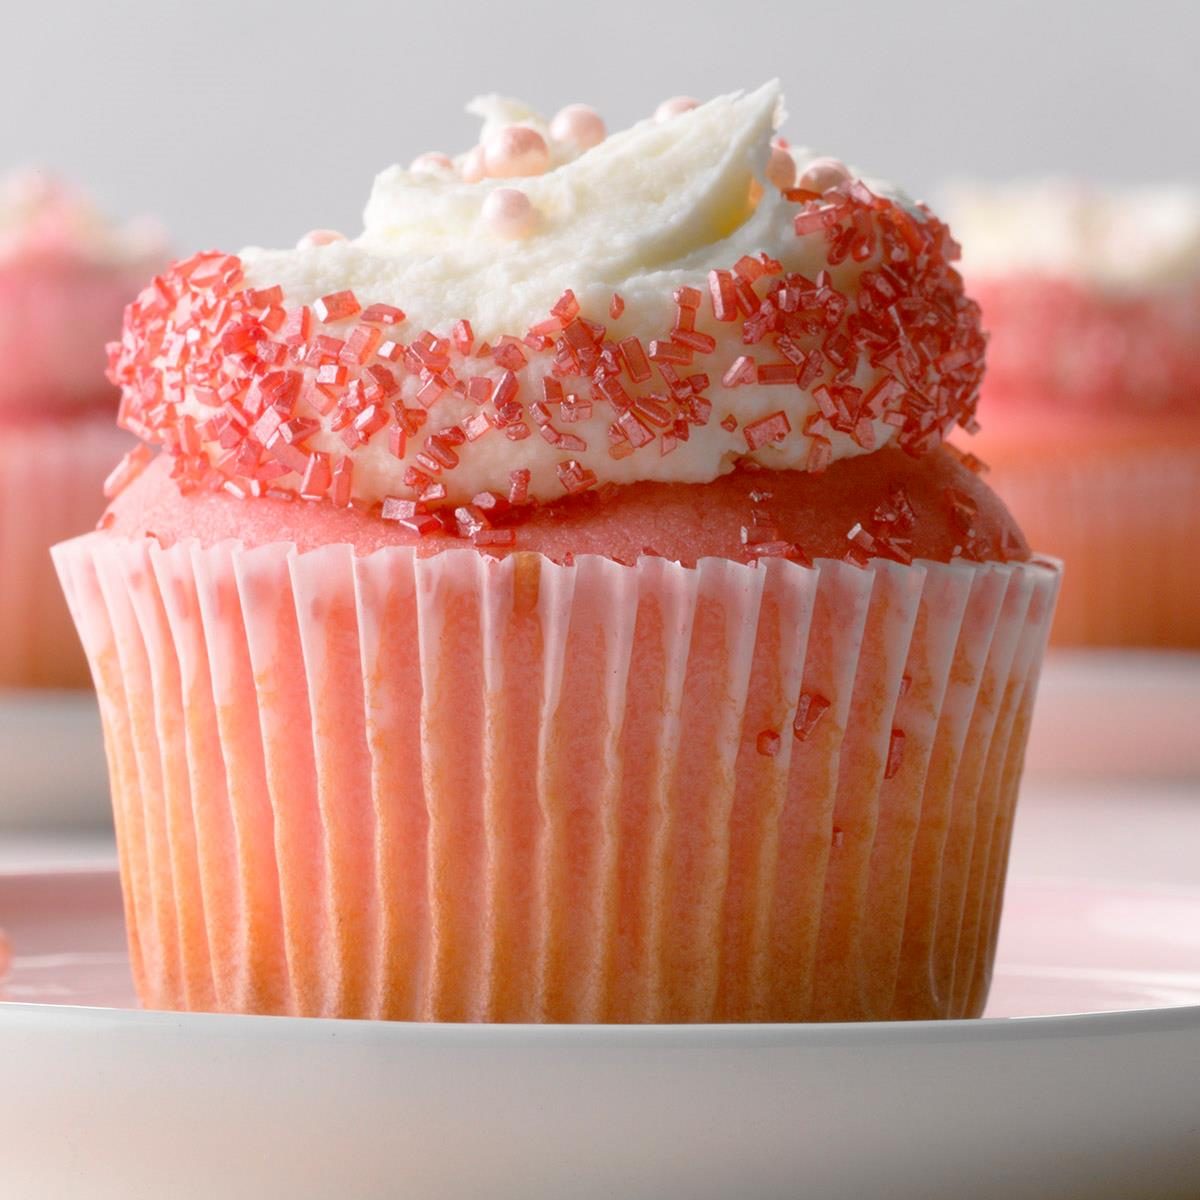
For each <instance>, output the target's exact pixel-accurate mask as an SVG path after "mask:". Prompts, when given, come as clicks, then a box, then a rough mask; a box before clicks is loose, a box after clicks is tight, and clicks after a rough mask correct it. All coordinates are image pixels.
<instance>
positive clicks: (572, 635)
mask: <svg viewBox="0 0 1200 1200" xmlns="http://www.w3.org/2000/svg"><path fill="white" fill-rule="evenodd" d="M56 553H57V557H58V561H59V565H60V569H61V572H62V575H63V579H64V585H65V587H66V590H67V592H68V596H69V598H70V600H71V604H72V610H73V612H74V614H75V616H76V619H77V621H78V622H79V625H80V630H81V634H82V636H83V639H84V642H85V645H86V647H87V649H88V653H89V657H90V659H91V662H92V666H93V670H94V672H95V675H96V679H97V686H98V691H99V697H100V704H101V712H102V717H103V720H104V723H105V729H106V734H107V738H108V743H109V753H110V762H111V769H112V783H113V792H114V800H115V808H116V815H117V832H118V839H119V845H120V850H121V856H122V865H123V870H124V875H125V880H126V906H127V909H126V911H127V916H128V920H129V930H130V938H131V948H132V961H133V969H134V974H135V978H136V979H137V980H138V983H139V988H140V990H141V993H142V995H143V998H144V999H145V1000H146V1002H147V1003H149V1004H153V1005H159V1006H166V1007H181V1008H199V1009H213V1008H215V1009H218V1010H234V1011H256V1012H293V1013H306V1014H325V1015H342V1016H373V1017H393V1018H395V1017H408V1018H418V1019H431V1018H432V1019H444V1020H483V1019H487V1020H509V1021H513V1020H539V1021H540V1020H556V1021H588V1020H610V1021H622V1020H624V1021H704V1020H712V1019H717V1020H726V1019H741V1020H746V1019H750V1020H771V1019H788V1020H794V1019H826V1020H831V1019H864V1018H876V1019H878V1018H886V1017H921V1016H925V1017H928V1016H951V1015H962V1014H972V1013H978V1012H979V1011H980V1009H981V1008H982V1005H983V1001H984V997H985V994H986V990H987V983H988V979H989V975H990V968H991V955H992V949H993V946H994V942H995V933H996V925H997V922H998V918H999V904H998V901H999V894H1000V889H1001V887H1002V885H1003V879H1004V869H1005V863H1006V859H1007V845H1008V837H1009V831H1010V826H1011V818H1012V811H1013V803H1014V800H1015V795H1016V787H1017V782H1018V778H1019V774H1020V766H1021V758H1022V751H1023V747H1024V742H1025V737H1026V733H1027V728H1028V721H1029V716H1030V707H1031V705H1032V701H1033V692H1034V687H1035V682H1036V677H1037V670H1038V665H1039V662H1040V655H1041V648H1042V645H1043V643H1044V639H1045V636H1046V632H1047V627H1048V623H1049V618H1050V614H1051V610H1052V605H1053V595H1054V591H1055V588H1056V585H1057V576H1056V573H1055V572H1054V571H1053V570H1052V569H1049V568H1046V567H1041V566H1034V565H1030V566H1024V565H1020V564H1011V565H1000V564H986V565H980V566H974V565H971V564H966V563H961V562H960V563H957V564H952V565H940V564H936V563H920V564H915V565H913V566H910V567H902V566H899V565H897V564H892V563H886V562H879V561H876V562H874V563H873V564H872V566H871V568H870V569H868V570H860V569H858V568H855V567H851V566H849V565H847V564H844V563H836V562H823V563H821V564H819V566H818V568H817V569H809V568H803V567H800V566H797V565H795V564H792V563H787V562H781V561H772V562H770V563H769V564H766V565H765V566H763V567H761V568H752V567H747V566H743V565H740V564H737V563H731V562H727V561H721V560H715V559H709V560H706V561H705V562H703V563H701V565H700V566H699V567H697V568H694V569H690V568H684V567H680V566H677V565H675V564H672V563H668V562H666V561H664V560H661V559H643V560H641V561H640V562H639V564H638V565H637V566H636V567H633V568H629V567H624V566H621V565H619V564H616V563H613V562H611V561H606V560H603V559H599V558H594V557H583V558H580V559H579V560H578V561H577V562H576V564H575V565H574V566H573V567H562V566H556V565H555V564H553V563H551V562H550V561H548V560H546V559H542V558H539V557H537V556H534V555H517V556H512V557H510V558H508V559H505V560H503V561H496V560H494V559H490V558H487V557H485V556H482V555H479V554H477V553H474V552H471V551H465V552H458V553H446V554H442V555H437V556H433V557H429V558H419V557H416V556H414V555H413V554H412V553H411V551H409V550H406V549H404V548H396V547H393V548H390V549H384V550H381V551H379V552H377V553H375V554H372V555H366V556H362V557H356V556H355V555H354V554H353V552H352V549H351V547H350V546H348V545H340V546H339V545H332V546H326V547H324V548H322V549H320V550H318V551H314V552H312V553H308V554H296V553H295V552H293V551H291V550H290V549H289V547H287V546H285V545H280V544H273V545H266V546H261V547H258V548H257V549H253V550H245V551H243V550H239V549H237V548H236V547H234V546H232V545H230V544H229V543H223V544H216V545H214V546H212V547H209V548H207V549H205V548H202V547H201V546H199V545H198V544H196V543H177V544H176V545H175V546H173V547H172V548H170V549H165V550H164V549H162V548H160V547H159V545H158V544H157V542H155V541H152V540H147V539H137V540H132V541H127V540H125V539H122V538H118V537H113V536H111V535H105V534H94V535H91V536H89V537H87V538H83V539H79V540H76V541H74V542H72V543H68V544H66V545H64V546H61V547H59V548H58V550H57V552H56ZM905 677H907V681H908V682H907V685H906V686H902V684H903V683H904V680H905ZM804 696H809V697H812V696H817V697H820V698H821V699H823V700H826V701H827V702H828V705H829V707H828V710H827V712H826V714H825V715H824V717H823V718H822V719H821V721H820V722H818V723H817V724H816V725H815V726H814V727H813V728H812V729H811V731H808V732H807V736H806V737H804V738H798V737H795V736H793V735H792V725H793V720H794V718H795V716H796V713H797V706H798V705H799V704H800V702H801V698H802V697H804ZM897 731H899V732H900V733H901V734H902V735H903V744H904V749H903V754H902V755H901V756H896V755H895V753H894V744H895V741H896V732H897ZM763 733H777V734H778V735H779V749H778V753H776V754H771V753H769V752H768V753H764V752H763V751H762V749H761V746H762V744H763V743H762V736H761V735H762V734H763ZM889 760H891V763H890V765H889Z"/></svg>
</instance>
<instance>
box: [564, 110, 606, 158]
mask: <svg viewBox="0 0 1200 1200" xmlns="http://www.w3.org/2000/svg"><path fill="white" fill-rule="evenodd" d="M607 135H608V130H607V129H605V127H604V118H603V117H601V116H600V114H599V113H598V112H597V111H596V110H595V109H594V108H590V107H589V106H588V105H586V104H568V105H567V106H566V108H560V109H559V110H558V112H557V113H555V114H554V120H553V121H551V122H550V136H551V137H552V138H553V139H554V140H555V141H556V142H564V143H566V145H568V146H575V147H577V148H578V149H580V150H590V149H591V148H592V147H593V146H598V145H599V144H600V143H601V142H602V141H604V139H605V137H606V136H607Z"/></svg>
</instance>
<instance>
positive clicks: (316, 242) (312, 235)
mask: <svg viewBox="0 0 1200 1200" xmlns="http://www.w3.org/2000/svg"><path fill="white" fill-rule="evenodd" d="M345 240H346V235H345V234H344V233H338V231H337V230H336V229H310V230H309V232H308V233H306V234H305V235H304V236H303V237H302V238H301V239H300V240H299V241H298V242H297V243H296V248H297V249H298V250H311V249H312V247H313V246H329V245H332V244H333V243H334V242H344V241H345Z"/></svg>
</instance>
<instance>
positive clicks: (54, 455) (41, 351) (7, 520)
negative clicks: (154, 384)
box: [0, 171, 166, 687]
mask: <svg viewBox="0 0 1200 1200" xmlns="http://www.w3.org/2000/svg"><path fill="white" fill-rule="evenodd" d="M165 260H166V255H165V248H164V245H163V239H162V236H161V234H160V233H159V231H158V230H157V229H155V228H152V227H151V226H149V225H148V224H146V223H144V222H142V223H134V224H130V225H127V226H124V227H114V226H112V225H109V224H108V223H107V222H106V221H104V219H103V218H102V217H101V216H100V215H99V214H98V213H97V212H96V211H95V209H94V208H93V207H92V206H91V204H90V203H89V202H88V201H87V199H86V198H85V197H83V196H82V195H80V194H79V193H77V192H75V191H73V190H72V189H71V188H69V187H68V186H67V185H65V184H63V183H60V182H58V181H56V180H53V179H50V178H48V177H46V176H44V175H42V174H39V173H37V172H29V171H27V172H23V173H20V174H16V175H12V176H10V177H8V178H7V179H6V180H5V181H4V182H3V183H2V184H0V433H2V435H3V436H2V439H0V562H2V563H3V573H4V587H3V588H0V687H79V686H83V685H84V684H86V682H87V664H86V663H85V661H84V658H83V655H82V653H81V652H80V648H79V640H78V638H77V637H76V635H75V633H74V630H73V629H72V626H71V620H70V616H69V614H68V612H67V609H66V606H65V605H64V603H63V600H62V592H61V590H60V589H59V587H58V583H57V581H56V579H55V576H54V569H53V566H52V565H51V562H50V553H49V551H50V546H51V545H53V544H54V543H55V542H57V541H60V540H61V539H63V538H65V537H71V536H73V535H75V534H77V533H81V532H83V531H84V530H86V529H90V528H92V526H94V525H95V523H96V518H97V517H99V515H100V513H101V511H102V509H103V500H102V498H101V488H102V486H103V484H104V481H105V479H106V477H107V476H108V474H109V472H110V471H112V469H113V467H114V466H115V465H116V463H117V462H118V460H120V458H121V456H122V455H123V454H124V453H126V452H127V451H128V450H130V448H131V447H133V446H134V445H135V443H134V441H133V440H132V439H131V438H130V437H129V436H128V435H127V434H124V433H122V432H120V431H119V430H118V429H117V428H116V427H115V424H114V415H115V412H116V403H117V394H116V392H115V391H114V389H113V387H112V385H111V384H110V383H109V382H108V380H107V379H106V378H105V374H104V367H105V357H104V347H105V343H106V342H108V341H109V340H110V339H111V338H113V337H114V336H116V334H117V333H118V332H119V331H120V328H121V312H122V310H123V308H124V306H125V304H126V303H127V302H128V301H129V300H131V299H132V298H133V297H134V296H135V295H136V293H137V290H138V288H139V287H141V286H142V285H143V284H144V283H145V280H146V276H147V275H148V274H149V273H150V272H152V271H154V270H156V269H158V268H159V267H161V266H162V265H163V263H164V262H165ZM137 452H138V453H141V451H137Z"/></svg>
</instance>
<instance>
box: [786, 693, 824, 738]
mask: <svg viewBox="0 0 1200 1200" xmlns="http://www.w3.org/2000/svg"><path fill="white" fill-rule="evenodd" d="M828 709H829V701H828V700H826V699H825V697H824V696H819V695H817V694H816V693H815V692H802V693H801V695H800V700H799V702H798V703H797V705H796V719H795V720H794V721H793V722H792V733H794V734H795V736H796V740H797V741H800V742H805V741H807V740H808V739H809V738H810V737H811V736H812V731H813V730H814V729H816V727H817V724H818V722H819V721H820V720H821V718H822V717H823V716H824V715H825V713H826V712H827V711H828Z"/></svg>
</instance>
